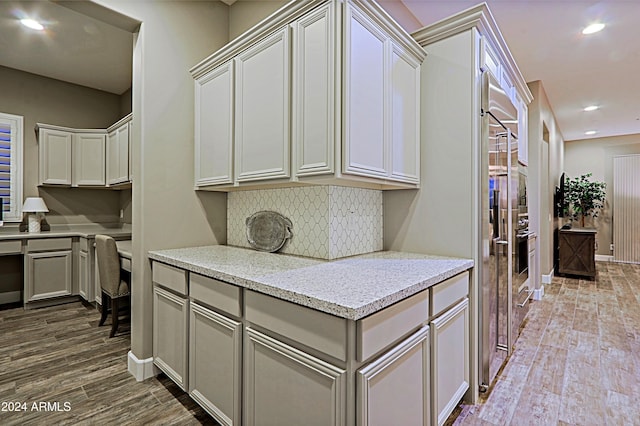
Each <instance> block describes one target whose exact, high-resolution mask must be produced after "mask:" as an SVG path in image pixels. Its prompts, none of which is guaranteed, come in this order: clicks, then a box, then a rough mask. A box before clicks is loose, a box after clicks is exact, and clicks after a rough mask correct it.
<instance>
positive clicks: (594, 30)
mask: <svg viewBox="0 0 640 426" xmlns="http://www.w3.org/2000/svg"><path fill="white" fill-rule="evenodd" d="M603 28H604V24H602V23H600V22H597V23H595V24H591V25H589V26H587V27H585V29H584V30H582V34H593V33H597V32H598V31H601V30H602V29H603Z"/></svg>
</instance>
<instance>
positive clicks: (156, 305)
mask: <svg viewBox="0 0 640 426" xmlns="http://www.w3.org/2000/svg"><path fill="white" fill-rule="evenodd" d="M188 305H189V303H188V300H187V299H186V298H184V297H180V296H176V295H175V294H173V293H171V292H169V291H167V290H165V289H163V288H161V287H158V286H156V285H154V287H153V363H154V364H155V365H156V366H157V367H158V368H160V369H161V370H162V371H164V372H165V373H166V375H167V376H169V378H171V380H173V381H174V382H176V384H177V385H178V386H180V387H181V388H182V390H184V391H187V390H188V388H187V384H188V382H187V321H188V319H189V311H188Z"/></svg>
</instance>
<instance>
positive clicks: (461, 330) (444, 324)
mask: <svg viewBox="0 0 640 426" xmlns="http://www.w3.org/2000/svg"><path fill="white" fill-rule="evenodd" d="M431 333H432V339H431V345H432V348H431V351H432V354H433V357H432V359H431V362H432V365H431V371H432V377H431V389H432V391H431V393H432V395H433V401H432V406H433V413H432V415H433V419H432V424H433V425H438V426H440V425H442V424H444V422H445V421H446V420H447V417H449V415H450V414H451V413H452V412H453V410H454V408H455V407H456V405H457V404H458V402H459V401H460V399H462V397H463V396H464V394H465V392H466V391H467V389H469V299H464V300H463V301H462V302H460V303H458V304H457V305H456V306H454V307H453V308H451V309H450V310H448V311H446V312H445V313H444V314H442V315H441V316H439V317H437V318H436V319H434V320H432V321H431Z"/></svg>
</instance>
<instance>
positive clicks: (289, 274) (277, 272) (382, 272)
mask: <svg viewBox="0 0 640 426" xmlns="http://www.w3.org/2000/svg"><path fill="white" fill-rule="evenodd" d="M149 258H150V259H153V260H156V261H159V262H162V263H166V264H168V265H172V266H175V267H177V268H181V269H185V270H188V271H191V272H195V273H198V274H201V275H205V276H208V277H211V278H215V279H218V280H221V281H225V282H228V283H232V284H236V285H239V286H241V287H245V288H248V289H250V290H255V291H258V292H260V293H264V294H267V295H270V296H273V297H277V298H280V299H283V300H288V301H290V302H294V303H297V304H299V305H302V306H306V307H309V308H313V309H317V310H319V311H323V312H326V313H329V314H332V315H336V316H339V317H342V318H347V319H351V320H357V319H360V318H363V317H365V316H367V315H370V314H372V313H375V312H377V311H379V310H381V309H384V308H386V307H387V306H390V305H392V304H394V303H396V302H398V301H400V300H403V299H405V298H407V297H409V296H412V295H414V294H416V293H418V292H420V291H422V290H424V289H426V288H429V287H431V286H432V285H434V284H437V283H439V282H441V281H443V280H445V279H447V278H450V277H452V276H454V275H456V274H458V273H460V272H463V271H465V270H467V269H470V268H472V267H473V260H471V259H460V258H450V257H441V256H430V255H423V254H416V253H404V252H393V251H382V252H375V253H369V254H364V255H359V256H353V257H348V258H343V259H337V260H333V261H325V260H320V259H310V258H304V257H297V256H290V255H284V254H275V253H264V252H258V251H254V250H249V249H244V248H239V247H231V246H221V245H219V246H205V247H190V248H181V249H170V250H158V251H150V252H149Z"/></svg>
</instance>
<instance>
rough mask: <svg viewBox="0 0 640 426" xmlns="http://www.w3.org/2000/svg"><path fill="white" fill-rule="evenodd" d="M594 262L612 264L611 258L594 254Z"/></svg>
mask: <svg viewBox="0 0 640 426" xmlns="http://www.w3.org/2000/svg"><path fill="white" fill-rule="evenodd" d="M596 262H613V256H608V255H606V254H596Z"/></svg>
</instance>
